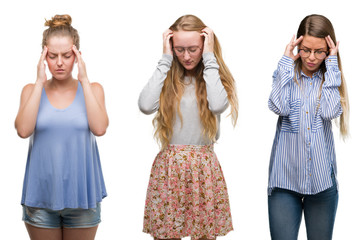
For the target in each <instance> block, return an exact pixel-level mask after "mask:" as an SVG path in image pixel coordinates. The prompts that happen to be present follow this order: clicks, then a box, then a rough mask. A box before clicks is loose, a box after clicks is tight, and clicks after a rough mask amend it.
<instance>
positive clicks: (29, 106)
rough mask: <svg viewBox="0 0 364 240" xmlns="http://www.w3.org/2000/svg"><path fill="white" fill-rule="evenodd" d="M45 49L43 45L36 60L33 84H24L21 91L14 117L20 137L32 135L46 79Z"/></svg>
mask: <svg viewBox="0 0 364 240" xmlns="http://www.w3.org/2000/svg"><path fill="white" fill-rule="evenodd" d="M47 51H48V49H47V47H44V49H43V52H42V55H41V57H40V59H39V62H38V67H37V68H38V71H37V80H36V82H35V84H28V85H26V86H25V87H24V88H23V91H22V93H21V99H20V107H19V111H18V114H17V116H16V119H15V128H16V130H17V132H18V135H19V136H20V137H21V138H27V137H29V136H30V135H32V134H33V132H34V128H35V124H36V122H37V116H38V110H39V104H40V98H41V96H42V89H43V86H44V84H45V82H46V81H47V76H46V73H45V64H44V60H45V57H46V55H47Z"/></svg>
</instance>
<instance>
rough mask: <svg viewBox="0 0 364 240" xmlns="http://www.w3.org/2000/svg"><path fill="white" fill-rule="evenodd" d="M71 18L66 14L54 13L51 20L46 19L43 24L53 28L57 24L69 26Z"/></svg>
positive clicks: (57, 25)
mask: <svg viewBox="0 0 364 240" xmlns="http://www.w3.org/2000/svg"><path fill="white" fill-rule="evenodd" d="M71 23H72V18H71V16H70V15H68V14H64V15H55V16H54V17H52V19H51V20H46V22H45V23H44V26H47V27H50V28H55V27H59V26H71Z"/></svg>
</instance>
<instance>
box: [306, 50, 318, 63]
mask: <svg viewBox="0 0 364 240" xmlns="http://www.w3.org/2000/svg"><path fill="white" fill-rule="evenodd" d="M308 58H309V59H310V60H312V61H313V60H315V59H316V57H315V52H314V51H311V52H310V56H309V57H308Z"/></svg>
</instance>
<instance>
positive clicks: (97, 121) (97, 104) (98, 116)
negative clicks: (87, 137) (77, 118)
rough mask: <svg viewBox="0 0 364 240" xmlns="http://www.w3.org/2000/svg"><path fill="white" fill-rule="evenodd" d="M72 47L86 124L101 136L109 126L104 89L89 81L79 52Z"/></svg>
mask: <svg viewBox="0 0 364 240" xmlns="http://www.w3.org/2000/svg"><path fill="white" fill-rule="evenodd" d="M72 49H73V51H74V53H75V54H76V57H77V63H78V80H79V81H80V82H81V85H82V88H83V93H84V97H85V103H86V112H87V119H88V125H89V127H90V130H91V132H92V133H93V134H94V135H95V136H102V135H104V134H105V132H106V129H107V127H108V126H109V118H108V116H107V112H106V107H105V95H104V90H103V88H102V86H101V85H100V84H99V83H90V81H89V79H88V77H87V73H86V66H85V63H84V61H83V59H82V57H81V53H80V52H79V51H78V50H77V48H76V47H75V46H73V48H72Z"/></svg>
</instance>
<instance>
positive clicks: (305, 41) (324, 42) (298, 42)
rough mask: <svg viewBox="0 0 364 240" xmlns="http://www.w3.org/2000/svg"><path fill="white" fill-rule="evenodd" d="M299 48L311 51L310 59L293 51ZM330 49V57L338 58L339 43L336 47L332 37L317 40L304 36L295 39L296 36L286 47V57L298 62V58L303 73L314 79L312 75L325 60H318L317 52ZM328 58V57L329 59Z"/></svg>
mask: <svg viewBox="0 0 364 240" xmlns="http://www.w3.org/2000/svg"><path fill="white" fill-rule="evenodd" d="M297 46H299V48H306V49H309V50H311V54H310V55H309V56H308V57H301V56H300V55H299V54H298V53H297V54H296V55H295V54H294V53H293V50H294V49H295V48H296V47H297ZM327 49H329V52H330V53H329V56H336V55H337V52H338V49H339V42H337V45H335V43H334V41H333V40H332V39H331V37H330V36H326V37H325V38H317V37H313V36H309V35H304V36H301V37H299V38H298V39H295V36H293V38H292V39H291V41H290V43H289V44H288V45H287V46H286V50H285V52H284V55H285V56H287V57H290V58H292V59H293V61H296V60H297V59H298V58H301V60H302V71H303V73H304V74H306V75H307V76H309V77H311V78H312V75H313V74H314V73H315V72H317V71H318V70H319V68H320V65H321V63H322V62H323V61H324V60H325V59H317V58H316V57H315V55H314V52H315V51H316V50H321V51H327ZM327 58H328V57H326V59H327Z"/></svg>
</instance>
